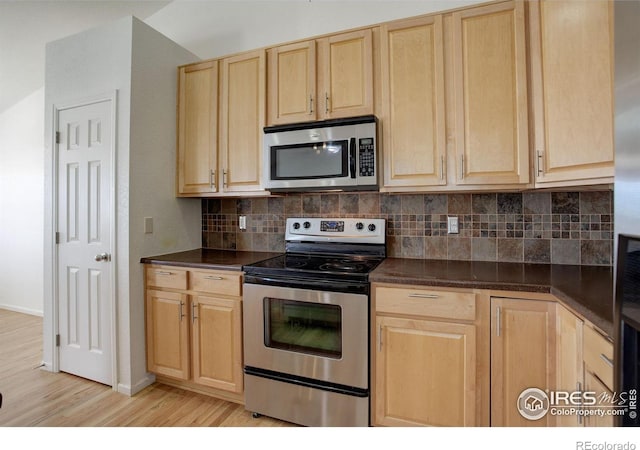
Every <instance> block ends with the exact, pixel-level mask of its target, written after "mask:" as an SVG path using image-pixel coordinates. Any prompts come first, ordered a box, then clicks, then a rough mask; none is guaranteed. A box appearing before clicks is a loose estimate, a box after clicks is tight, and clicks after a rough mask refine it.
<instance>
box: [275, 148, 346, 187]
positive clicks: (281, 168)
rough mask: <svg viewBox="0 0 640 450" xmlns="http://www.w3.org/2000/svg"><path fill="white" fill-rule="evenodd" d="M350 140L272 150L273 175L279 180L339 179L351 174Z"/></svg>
mask: <svg viewBox="0 0 640 450" xmlns="http://www.w3.org/2000/svg"><path fill="white" fill-rule="evenodd" d="M348 159H349V145H348V141H346V140H345V141H329V142H317V143H310V144H297V145H282V146H274V147H271V174H272V178H273V179H276V180H301V179H313V178H338V177H347V176H348V175H349V166H348Z"/></svg>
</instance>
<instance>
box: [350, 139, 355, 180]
mask: <svg viewBox="0 0 640 450" xmlns="http://www.w3.org/2000/svg"><path fill="white" fill-rule="evenodd" d="M349 174H350V175H351V178H355V177H356V138H353V137H352V138H351V140H350V141H349Z"/></svg>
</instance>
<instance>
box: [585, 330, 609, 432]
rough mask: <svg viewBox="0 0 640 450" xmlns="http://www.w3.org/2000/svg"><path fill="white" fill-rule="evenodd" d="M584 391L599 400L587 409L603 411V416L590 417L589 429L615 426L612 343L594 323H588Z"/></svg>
mask: <svg viewBox="0 0 640 450" xmlns="http://www.w3.org/2000/svg"><path fill="white" fill-rule="evenodd" d="M583 344H584V346H583V358H584V388H585V391H587V392H592V393H593V395H594V396H595V397H596V399H597V401H596V405H593V406H592V407H589V406H585V408H587V409H595V410H597V409H600V410H602V413H603V415H599V414H587V415H585V419H584V424H585V426H587V427H612V426H613V425H614V422H615V416H613V415H608V414H611V410H612V409H613V405H614V403H612V401H613V402H615V400H614V397H613V389H614V385H613V343H612V342H611V340H609V338H608V337H606V336H605V335H604V334H603V333H602V332H600V331H599V330H597V329H596V328H595V327H594V326H593V325H591V324H585V327H584V340H583Z"/></svg>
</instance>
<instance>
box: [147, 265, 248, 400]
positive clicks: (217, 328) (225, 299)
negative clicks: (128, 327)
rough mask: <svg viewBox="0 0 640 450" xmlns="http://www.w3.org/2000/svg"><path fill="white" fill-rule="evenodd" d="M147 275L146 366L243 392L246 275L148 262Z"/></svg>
mask: <svg viewBox="0 0 640 450" xmlns="http://www.w3.org/2000/svg"><path fill="white" fill-rule="evenodd" d="M145 277H146V284H145V286H146V336H147V343H146V346H147V370H149V372H152V373H155V374H156V375H159V376H162V377H169V378H170V379H172V380H174V381H175V382H185V383H191V384H192V385H189V384H184V385H181V386H182V387H185V388H193V387H194V386H195V387H204V388H214V389H218V390H221V391H225V392H230V393H234V394H240V393H242V391H243V374H242V298H241V297H240V295H241V286H242V275H240V274H239V273H237V274H236V273H233V272H230V271H209V270H201V269H189V270H187V269H184V268H176V267H169V266H166V267H165V266H155V265H149V266H147V267H146V270H145ZM207 393H214V394H215V392H207ZM231 399H236V400H237V398H231Z"/></svg>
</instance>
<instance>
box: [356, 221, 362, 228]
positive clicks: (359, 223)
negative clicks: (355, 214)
mask: <svg viewBox="0 0 640 450" xmlns="http://www.w3.org/2000/svg"><path fill="white" fill-rule="evenodd" d="M363 228H364V224H363V223H362V222H358V223H357V224H356V229H357V230H362V229H363Z"/></svg>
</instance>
